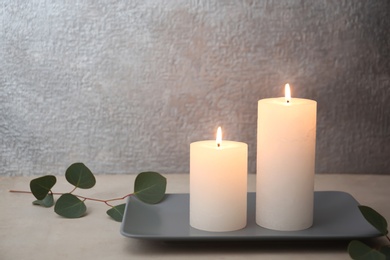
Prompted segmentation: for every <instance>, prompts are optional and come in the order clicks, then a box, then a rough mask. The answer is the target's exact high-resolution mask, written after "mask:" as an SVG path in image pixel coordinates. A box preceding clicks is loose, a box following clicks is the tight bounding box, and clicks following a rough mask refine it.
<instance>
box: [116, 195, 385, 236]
mask: <svg viewBox="0 0 390 260" xmlns="http://www.w3.org/2000/svg"><path fill="white" fill-rule="evenodd" d="M255 193H256V192H248V195H249V194H255ZM314 193H340V194H344V195H346V196H349V197H350V198H351V199H353V200H354V201H355V202H356V203H357V205H361V204H360V203H359V202H358V201H357V200H356V199H355V198H354V197H353V196H352V195H351V194H349V193H348V192H344V191H336V190H321V191H315V192H314ZM166 195H168V196H182V195H185V196H189V193H166ZM252 196H253V195H252ZM131 199H136V200H138V199H137V198H136V197H134V198H131V197H129V198H128V199H127V201H126V207H125V211H124V216H123V220H122V223H121V226H120V233H121V234H122V235H123V236H125V237H129V238H133V239H141V240H155V241H156V240H157V241H180V242H182V241H264V242H265V241H308V240H314V241H337V240H353V239H367V238H375V237H380V236H382V234H381V233H380V232H379V231H377V230H375V231H376V232H373V233H372V234H364V235H360V236H356V235H342V234H341V235H334V236H323V235H321V234H315V235H313V234H311V235H304V236H295V237H294V236H291V237H289V236H287V237H286V236H265V237H264V236H258V235H253V236H232V235H231V236H226V234H227V233H229V234H232V233H234V232H237V231H231V232H207V231H201V230H198V231H200V232H204V235H203V236H162V235H150V234H134V233H133V234H130V233H128V232H125V230H124V229H125V226H126V224H127V223H126V221H125V220H126V218H125V216H126V215H127V214H128V205H129V202H130V200H131ZM138 201H139V200H138ZM141 203H142V202H141ZM145 205H147V206H152V205H148V204H145ZM361 217H362V218H363V216H361ZM365 221H366V220H365ZM367 223H368V222H367ZM188 227H189V228H190V229H194V228H193V227H191V226H190V225H188ZM247 228H248V227H245V228H244V229H247ZM255 228H256V227H255ZM261 228H262V227H261ZM309 229H310V228H309ZM374 229H375V228H374V227H373V230H374ZM238 231H239V230H238ZM274 232H278V233H282V234H292V233H293V232H295V231H274Z"/></svg>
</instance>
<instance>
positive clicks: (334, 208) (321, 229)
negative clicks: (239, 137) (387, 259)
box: [121, 191, 381, 241]
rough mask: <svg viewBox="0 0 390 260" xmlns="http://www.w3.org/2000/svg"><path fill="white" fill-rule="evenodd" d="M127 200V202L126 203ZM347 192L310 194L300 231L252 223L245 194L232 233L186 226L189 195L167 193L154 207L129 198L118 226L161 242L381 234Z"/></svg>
mask: <svg viewBox="0 0 390 260" xmlns="http://www.w3.org/2000/svg"><path fill="white" fill-rule="evenodd" d="M130 200H131V203H129V201H130ZM358 205H359V203H358V202H357V201H356V200H355V199H354V198H353V197H352V196H351V195H350V194H348V193H345V192H339V191H319V192H315V193H314V222H313V226H312V227H311V228H309V229H306V230H302V231H274V230H269V229H265V228H262V227H260V226H258V225H257V224H256V221H255V193H248V222H247V226H246V227H245V228H244V229H241V230H238V231H233V232H207V231H201V230H197V229H195V228H192V227H191V226H190V225H189V194H167V195H166V197H165V199H164V200H163V201H162V202H161V203H159V204H157V205H148V204H144V203H142V202H141V201H139V200H137V199H136V198H129V200H128V202H127V205H126V210H125V214H124V217H123V221H122V225H121V234H122V235H124V236H126V237H131V238H139V239H153V240H163V241H183V240H188V241H210V240H216V241H226V240H239V241H243V240H314V239H316V240H329V239H332V240H334V239H348V240H349V239H357V238H370V237H377V236H380V235H381V234H380V233H379V232H378V231H377V230H376V229H375V228H373V227H372V226H371V225H370V224H369V223H368V222H367V221H366V220H365V219H364V217H363V216H362V214H361V213H360V211H359V209H358V207H357V206H358Z"/></svg>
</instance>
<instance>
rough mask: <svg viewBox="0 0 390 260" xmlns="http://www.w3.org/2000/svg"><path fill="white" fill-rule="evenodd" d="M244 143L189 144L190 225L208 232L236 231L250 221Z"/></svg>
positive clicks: (245, 148) (211, 142) (246, 149)
mask: <svg viewBox="0 0 390 260" xmlns="http://www.w3.org/2000/svg"><path fill="white" fill-rule="evenodd" d="M247 158H248V146H247V144H245V143H241V142H233V141H225V140H224V141H222V142H216V140H209V141H199V142H194V143H191V145H190V225H191V226H192V227H194V228H196V229H200V230H205V231H214V232H222V231H233V230H238V229H242V228H244V227H245V226H246V222H247V168H248V166H247V163H248V162H247V160H248V159H247Z"/></svg>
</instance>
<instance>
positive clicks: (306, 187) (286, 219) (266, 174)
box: [256, 84, 317, 231]
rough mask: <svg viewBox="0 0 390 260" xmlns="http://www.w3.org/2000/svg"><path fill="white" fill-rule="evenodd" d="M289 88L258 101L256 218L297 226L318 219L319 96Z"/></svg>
mask: <svg viewBox="0 0 390 260" xmlns="http://www.w3.org/2000/svg"><path fill="white" fill-rule="evenodd" d="M285 89H286V91H285V92H286V93H285V97H282V98H267V99H262V100H259V102H258V121H257V183H256V184H257V187H256V222H257V224H258V225H260V226H262V227H265V228H269V229H274V230H282V231H293V230H302V229H306V228H309V227H310V226H311V225H312V224H313V198H314V171H315V140H316V111H317V102H316V101H313V100H308V99H300V98H291V96H290V86H289V85H288V84H286V86H285Z"/></svg>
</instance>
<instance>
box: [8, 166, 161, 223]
mask: <svg viewBox="0 0 390 260" xmlns="http://www.w3.org/2000/svg"><path fill="white" fill-rule="evenodd" d="M65 178H66V180H67V181H68V182H69V183H70V184H72V185H73V186H74V188H73V189H72V190H71V191H70V192H67V193H61V192H52V190H51V189H52V188H53V186H54V185H55V184H56V182H57V178H56V177H55V176H54V175H45V176H42V177H38V178H36V179H33V180H31V181H30V190H31V191H24V190H10V192H14V193H32V194H33V195H34V197H35V198H36V199H37V200H35V201H33V204H34V205H39V206H44V207H46V208H49V207H52V206H53V205H55V206H54V212H55V213H57V214H58V215H60V216H62V217H66V218H80V217H83V216H84V215H85V212H86V211H87V207H86V205H85V201H87V200H90V201H96V202H102V203H105V204H106V205H107V206H109V207H111V209H109V210H107V212H106V213H107V214H108V215H109V216H110V217H112V218H113V219H114V220H116V221H119V222H121V221H122V218H123V215H124V211H125V205H126V204H125V203H123V204H120V205H116V206H114V205H111V203H110V202H113V201H118V200H123V199H125V198H127V197H130V196H133V195H134V196H136V197H137V198H138V199H139V200H140V201H142V202H145V203H149V204H156V203H159V202H160V201H161V200H162V199H163V198H164V196H165V190H166V186H167V180H166V178H165V177H164V176H162V175H161V174H159V173H157V172H141V173H140V174H138V175H137V177H136V178H135V182H134V193H129V194H127V195H124V196H122V197H118V198H112V199H105V200H104V199H97V198H91V197H85V196H81V195H77V194H72V193H73V192H74V191H75V190H76V189H77V188H81V189H90V188H92V187H93V186H95V184H96V179H95V176H94V175H93V173H92V172H91V170H90V169H88V167H87V166H85V165H84V164H83V163H74V164H72V165H70V166H69V167H68V169H66V172H65ZM53 195H59V196H60V197H59V198H58V199H57V201H56V202H55V201H54V198H53Z"/></svg>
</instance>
